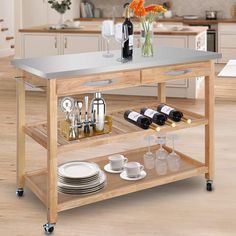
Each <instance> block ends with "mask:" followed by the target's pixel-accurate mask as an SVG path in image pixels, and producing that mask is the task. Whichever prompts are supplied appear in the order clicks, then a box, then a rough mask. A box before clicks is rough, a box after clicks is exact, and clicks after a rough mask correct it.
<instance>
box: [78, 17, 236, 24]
mask: <svg viewBox="0 0 236 236" xmlns="http://www.w3.org/2000/svg"><path fill="white" fill-rule="evenodd" d="M105 19H108V18H106V17H104V18H77V19H75V20H80V21H103V20H105ZM109 19H111V17H110V18H109ZM116 20H117V21H123V20H124V19H123V18H122V17H119V18H116ZM132 21H134V22H138V21H139V19H137V18H133V19H132ZM158 22H181V23H184V24H186V25H201V24H202V25H212V24H218V23H236V18H223V19H217V20H206V19H205V18H199V19H197V20H186V19H184V18H183V17H173V18H162V19H158Z"/></svg>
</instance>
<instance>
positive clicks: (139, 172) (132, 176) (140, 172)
mask: <svg viewBox="0 0 236 236" xmlns="http://www.w3.org/2000/svg"><path fill="white" fill-rule="evenodd" d="M146 175H147V173H146V171H145V170H144V166H143V165H141V164H140V163H138V162H134V161H133V162H127V163H125V165H124V171H122V172H121V174H120V177H121V179H124V180H130V181H133V180H141V179H143V178H145V177H146Z"/></svg>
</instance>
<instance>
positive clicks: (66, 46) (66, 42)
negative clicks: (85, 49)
mask: <svg viewBox="0 0 236 236" xmlns="http://www.w3.org/2000/svg"><path fill="white" fill-rule="evenodd" d="M65 48H67V37H65Z"/></svg>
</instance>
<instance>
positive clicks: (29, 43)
mask: <svg viewBox="0 0 236 236" xmlns="http://www.w3.org/2000/svg"><path fill="white" fill-rule="evenodd" d="M59 39H60V38H59V36H58V35H57V34H35V33H34V34H24V35H23V40H22V43H23V45H22V46H23V47H22V49H23V57H24V58H28V57H41V56H53V55H59V53H60V42H59Z"/></svg>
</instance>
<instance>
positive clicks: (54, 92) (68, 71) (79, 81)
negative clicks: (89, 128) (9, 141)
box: [12, 47, 221, 233]
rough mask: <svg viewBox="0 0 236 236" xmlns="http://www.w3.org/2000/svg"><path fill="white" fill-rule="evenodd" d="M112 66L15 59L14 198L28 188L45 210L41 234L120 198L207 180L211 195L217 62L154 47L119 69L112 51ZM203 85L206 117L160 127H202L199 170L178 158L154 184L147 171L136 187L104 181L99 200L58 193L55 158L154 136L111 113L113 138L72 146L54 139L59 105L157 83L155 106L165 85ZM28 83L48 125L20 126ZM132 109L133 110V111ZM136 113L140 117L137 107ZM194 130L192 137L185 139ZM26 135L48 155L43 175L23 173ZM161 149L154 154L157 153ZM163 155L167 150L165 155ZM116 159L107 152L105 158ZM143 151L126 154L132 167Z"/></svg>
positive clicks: (77, 58) (94, 57)
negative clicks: (79, 210)
mask: <svg viewBox="0 0 236 236" xmlns="http://www.w3.org/2000/svg"><path fill="white" fill-rule="evenodd" d="M113 53H114V55H115V56H114V57H113V58H109V59H108V58H104V57H103V56H102V52H92V53H83V54H73V55H62V56H51V57H43V58H33V59H15V60H13V61H12V64H13V65H14V66H15V67H17V68H18V69H19V70H18V72H20V73H19V74H18V75H17V195H18V196H22V195H23V191H24V187H25V186H27V187H28V188H29V189H30V190H31V191H33V192H34V193H35V195H36V196H37V197H38V198H39V199H40V200H41V201H42V202H43V203H44V204H45V206H46V208H47V223H46V224H45V225H44V229H45V231H46V232H49V233H50V232H52V231H53V229H54V224H55V223H56V221H57V215H58V212H60V211H64V210H67V209H71V208H74V207H78V206H83V205H86V204H90V203H94V202H98V201H101V200H105V199H109V198H113V197H117V196H121V195H124V194H128V193H132V192H136V191H140V190H143V189H147V188H152V187H155V186H158V185H162V184H166V183H170V182H173V181H178V180H182V179H186V178H190V177H193V176H197V175H201V174H205V178H206V180H207V190H212V181H213V178H214V77H215V74H214V73H215V71H214V60H215V59H218V58H220V57H221V55H220V54H217V53H212V52H204V51H195V50H190V49H178V48H169V47H158V48H157V49H155V51H154V56H153V57H150V58H144V57H142V56H141V50H139V49H136V50H134V55H133V60H132V61H130V62H128V63H119V62H117V61H116V58H118V57H119V54H120V52H119V51H113ZM199 76H204V77H205V114H204V115H200V114H196V113H193V112H191V111H187V110H186V111H185V110H183V109H181V111H183V112H184V115H186V116H187V117H188V118H191V120H192V123H191V124H187V123H185V122H179V123H177V125H176V127H174V128H173V127H170V126H163V127H162V128H161V131H162V132H168V131H174V130H178V129H185V128H191V127H195V126H198V125H204V126H205V162H204V163H202V162H199V161H197V160H194V159H192V158H191V157H188V156H186V155H184V154H183V153H180V152H178V154H179V155H180V157H181V168H180V169H179V171H178V172H175V173H168V174H167V175H165V176H158V175H157V174H156V173H155V172H154V171H147V176H146V178H144V179H143V180H140V181H124V180H122V179H120V177H119V175H112V174H107V186H106V187H105V188H104V189H103V190H102V191H101V192H99V193H96V194H93V195H88V196H83V197H81V196H79V197H78V196H71V195H68V194H67V195H66V194H61V193H59V192H58V191H57V168H58V159H57V156H58V154H59V153H63V152H67V151H73V150H77V151H78V150H81V149H82V148H86V147H90V146H93V147H96V146H99V145H103V144H108V143H116V145H119V143H122V142H127V140H130V139H135V138H136V137H145V136H147V135H149V134H155V133H156V131H155V130H152V129H148V130H143V129H141V128H139V127H136V126H134V125H133V124H130V123H128V122H127V121H125V120H124V118H123V114H124V111H119V110H117V111H115V112H113V113H112V114H111V115H112V118H113V127H112V132H111V133H110V134H105V135H101V136H96V137H92V138H88V139H83V140H78V141H73V142H69V141H67V140H65V139H64V138H63V137H62V136H61V134H60V132H59V131H58V114H57V113H58V99H59V98H60V97H63V96H67V95H77V94H83V93H93V92H97V91H100V92H103V91H107V90H113V89H122V88H130V87H134V86H142V85H149V84H153V83H156V84H158V97H157V102H156V103H155V104H147V105H148V106H149V107H150V106H152V107H156V106H157V105H158V104H159V103H163V102H166V96H165V82H167V81H170V80H178V79H183V78H194V77H199ZM25 82H30V83H32V84H35V85H36V86H40V87H41V88H45V90H46V94H47V95H46V96H47V121H46V122H41V123H34V124H26V122H25V87H24V84H25ZM134 109H135V108H134ZM136 109H137V111H138V109H140V107H138V104H137V106H136ZM190 131H191V130H190V129H189V132H190ZM25 135H28V136H30V137H31V138H32V139H33V140H35V141H36V142H37V143H39V144H40V145H41V146H42V147H44V148H45V149H47V167H46V168H45V169H43V170H37V171H31V172H26V171H25V164H26V163H25ZM157 148H158V146H152V149H153V150H155V149H157ZM165 148H166V149H167V150H168V151H170V150H171V149H169V148H168V147H165ZM109 151H110V153H111V154H113V151H112V148H111V150H109ZM144 152H145V149H144V148H136V149H133V150H130V151H126V152H123V154H124V155H125V156H126V157H128V159H129V160H134V161H138V162H142V161H141V159H142V156H143V154H144ZM91 160H92V161H94V162H96V163H97V164H98V165H99V166H100V168H103V166H104V165H105V164H106V162H107V156H100V157H99V156H98V155H97V156H96V157H94V158H93V159H91Z"/></svg>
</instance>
